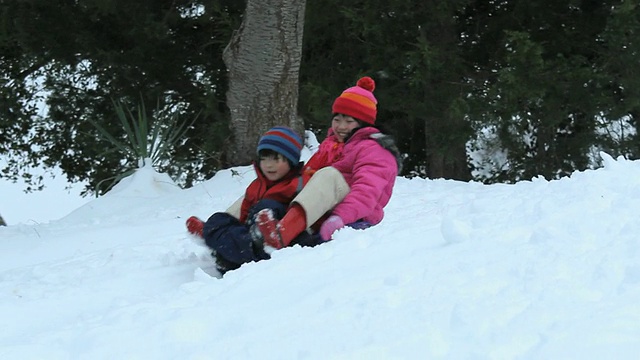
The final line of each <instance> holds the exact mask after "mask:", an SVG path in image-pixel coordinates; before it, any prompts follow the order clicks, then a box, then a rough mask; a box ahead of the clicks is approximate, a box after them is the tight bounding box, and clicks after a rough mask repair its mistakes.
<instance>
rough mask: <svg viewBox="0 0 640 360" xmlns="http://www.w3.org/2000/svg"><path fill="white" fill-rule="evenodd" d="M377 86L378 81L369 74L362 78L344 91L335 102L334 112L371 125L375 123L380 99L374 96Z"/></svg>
mask: <svg viewBox="0 0 640 360" xmlns="http://www.w3.org/2000/svg"><path fill="white" fill-rule="evenodd" d="M375 88H376V83H375V81H373V79H372V78H370V77H368V76H365V77H362V78H360V79H359V80H358V82H357V83H356V86H353V87H350V88H348V89H347V90H345V91H343V92H342V94H340V96H338V98H337V99H336V100H335V101H334V102H333V106H332V107H331V111H332V113H334V114H344V115H348V116H351V117H352V118H354V119H358V120H362V121H364V122H366V123H369V124H371V125H373V124H375V122H376V116H377V114H378V108H377V106H378V100H376V98H375V96H373V90H375Z"/></svg>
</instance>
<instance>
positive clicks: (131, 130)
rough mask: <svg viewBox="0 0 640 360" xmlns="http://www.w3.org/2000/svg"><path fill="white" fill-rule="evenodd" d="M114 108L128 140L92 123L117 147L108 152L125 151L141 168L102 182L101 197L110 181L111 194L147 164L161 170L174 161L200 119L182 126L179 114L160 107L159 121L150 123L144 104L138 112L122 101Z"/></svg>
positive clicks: (157, 115)
mask: <svg viewBox="0 0 640 360" xmlns="http://www.w3.org/2000/svg"><path fill="white" fill-rule="evenodd" d="M113 105H114V109H115V111H116V115H117V117H118V120H120V124H121V125H122V128H123V129H124V131H125V134H126V137H125V139H124V140H120V139H118V138H117V137H115V136H114V135H112V134H111V133H109V132H108V131H107V130H106V129H105V128H103V127H102V126H101V125H100V124H98V123H97V122H96V121H93V120H89V121H90V122H91V124H92V125H93V126H94V127H95V128H96V129H97V130H98V133H99V135H100V137H101V138H102V139H104V140H105V141H108V142H109V143H111V145H113V148H111V149H108V150H107V152H112V151H118V152H121V153H122V154H123V155H124V156H125V158H126V159H127V161H129V162H131V160H132V159H135V161H136V162H137V164H136V165H137V166H134V165H133V164H128V166H127V167H128V168H129V169H128V170H127V171H125V172H123V173H121V174H116V175H114V176H111V177H109V178H107V179H104V180H102V181H100V182H99V183H98V185H97V186H96V196H98V195H99V194H100V192H101V191H100V190H101V188H102V186H103V184H104V183H106V182H109V181H110V183H109V185H108V186H107V187H106V188H105V189H104V192H107V191H109V190H110V189H111V188H112V187H113V186H114V185H115V184H117V183H118V182H119V181H120V180H122V179H123V178H125V177H127V176H129V175H131V174H133V173H134V172H135V171H136V169H137V168H141V167H143V166H145V165H152V166H154V167H157V166H158V165H160V164H161V163H162V162H163V161H169V160H171V156H170V155H171V154H170V153H171V150H172V149H173V148H174V146H175V145H176V144H177V143H178V141H180V140H181V139H182V138H183V137H184V135H185V133H186V132H187V130H188V128H189V126H191V125H192V124H193V122H195V120H196V119H197V116H196V117H195V118H194V119H193V121H192V122H191V123H189V124H187V123H186V122H183V123H181V124H178V122H179V121H178V114H177V112H172V113H169V114H165V113H163V112H162V111H161V110H160V108H159V105H157V106H156V111H155V112H154V115H155V116H156V117H157V118H156V119H155V121H153V122H151V123H150V121H149V120H150V119H149V118H148V117H147V111H146V108H145V105H144V101H141V102H140V105H138V107H137V111H135V112H133V111H131V109H129V108H126V107H125V106H124V104H123V103H122V102H120V101H113Z"/></svg>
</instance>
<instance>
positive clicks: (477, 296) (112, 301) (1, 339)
mask: <svg viewBox="0 0 640 360" xmlns="http://www.w3.org/2000/svg"><path fill="white" fill-rule="evenodd" d="M254 176H255V174H254V173H253V170H252V169H251V168H250V167H243V168H235V169H233V171H232V170H226V171H221V172H219V173H218V174H217V175H216V176H215V177H214V178H212V179H211V180H209V181H207V182H205V183H203V184H200V185H198V186H196V187H194V188H191V189H187V190H180V189H179V188H178V187H176V186H175V185H174V184H173V183H172V182H171V180H170V179H169V178H168V177H165V176H164V175H163V174H157V173H155V172H154V171H153V170H152V169H150V168H143V169H141V170H139V171H138V172H137V173H136V174H134V175H133V176H132V177H130V178H128V179H126V181H123V182H122V183H120V184H119V185H118V187H117V188H116V189H115V190H114V191H112V192H111V193H109V194H108V195H106V196H104V197H102V198H98V199H95V200H92V201H90V202H88V203H86V204H85V205H83V206H81V207H80V208H78V209H77V210H75V211H73V212H71V213H70V214H69V215H67V216H65V217H63V218H62V219H60V220H56V221H51V222H49V223H45V224H39V225H27V224H19V225H12V226H8V227H2V228H0V258H1V260H0V280H1V281H0V318H1V319H2V323H3V325H4V326H2V327H0V358H1V359H183V360H186V359H436V358H438V359H439V358H443V359H602V358H615V359H636V358H637V356H638V354H639V353H640V220H639V218H638V214H639V213H640V162H637V161H635V162H634V161H626V160H623V159H618V160H614V159H611V158H610V157H606V163H605V167H604V168H603V169H600V170H596V171H586V172H581V173H576V174H574V175H573V176H572V177H571V178H565V179H562V180H559V181H545V180H542V179H534V180H533V181H525V182H521V183H518V184H515V185H491V186H487V185H481V184H478V183H462V182H455V181H445V180H422V179H413V180H409V179H404V178H399V179H398V181H397V183H396V187H395V190H394V195H393V197H392V199H391V202H390V204H389V205H388V206H387V208H386V209H385V210H386V217H385V219H384V221H383V222H382V223H381V224H380V225H378V226H376V227H373V228H371V229H368V230H365V231H357V230H352V229H346V230H342V231H340V232H338V233H337V234H336V236H335V240H334V241H332V242H330V243H327V244H324V245H322V246H319V247H316V248H312V249H310V248H304V249H303V248H299V247H295V248H288V249H284V250H281V251H278V252H276V253H274V256H273V259H271V260H269V261H263V262H259V263H252V264H247V265H245V266H243V267H242V268H240V269H238V270H237V271H233V272H230V273H228V274H227V275H225V277H224V278H223V279H218V278H215V277H211V276H209V275H207V271H210V268H209V267H210V265H211V262H210V260H209V258H208V253H207V250H206V249H204V248H202V247H200V246H198V245H197V244H196V243H194V242H193V241H192V240H191V239H190V238H189V236H188V235H187V234H186V232H185V230H184V221H185V219H186V218H187V217H188V216H190V215H198V216H200V217H203V218H206V217H208V216H209V215H210V214H212V213H213V212H216V211H222V210H224V209H225V208H226V207H227V206H228V205H229V204H231V202H233V201H234V200H235V199H236V198H237V197H238V196H239V195H240V194H242V192H243V191H244V188H245V186H246V185H247V184H248V183H249V182H250V181H251V180H252V179H253V177H254ZM51 206H55V204H51ZM203 269H204V270H203Z"/></svg>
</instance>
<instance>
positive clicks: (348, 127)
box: [331, 114, 360, 142]
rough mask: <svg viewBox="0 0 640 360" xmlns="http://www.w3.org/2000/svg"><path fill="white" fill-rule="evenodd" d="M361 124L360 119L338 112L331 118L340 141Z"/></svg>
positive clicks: (332, 126) (334, 131)
mask: <svg viewBox="0 0 640 360" xmlns="http://www.w3.org/2000/svg"><path fill="white" fill-rule="evenodd" d="M358 126H360V124H358V121H357V120H356V119H354V118H352V117H351V116H347V115H342V114H336V116H334V117H333V119H332V120H331V128H332V129H333V133H334V134H335V135H336V137H337V138H338V142H344V139H345V138H346V137H347V135H349V134H350V133H351V131H353V129H355V128H357V127H358Z"/></svg>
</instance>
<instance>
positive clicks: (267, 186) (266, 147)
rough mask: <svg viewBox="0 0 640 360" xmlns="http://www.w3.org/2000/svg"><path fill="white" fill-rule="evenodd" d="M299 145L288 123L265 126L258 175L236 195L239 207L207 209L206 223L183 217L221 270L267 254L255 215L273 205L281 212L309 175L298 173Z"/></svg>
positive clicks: (257, 168) (257, 169)
mask: <svg viewBox="0 0 640 360" xmlns="http://www.w3.org/2000/svg"><path fill="white" fill-rule="evenodd" d="M301 150H302V140H301V138H300V136H298V134H296V133H295V132H294V131H293V130H292V129H290V128H288V127H284V126H276V127H274V128H272V129H270V130H268V131H267V132H266V133H265V134H264V135H263V136H262V137H261V138H260V141H259V142H258V148H257V154H258V160H257V161H256V162H254V168H255V171H256V175H257V178H256V179H255V180H254V181H253V182H251V184H249V186H248V187H247V189H246V191H245V194H244V197H243V198H241V199H238V201H236V204H237V203H240V204H241V205H240V211H239V212H238V211H237V206H234V205H236V204H234V205H232V206H231V207H230V208H229V209H228V210H227V211H226V212H219V213H215V214H213V215H211V217H210V218H209V219H208V220H207V221H206V223H205V222H203V221H202V220H200V219H198V218H197V217H195V216H192V217H190V218H189V219H187V224H186V225H187V230H188V231H189V232H190V233H191V234H194V235H197V236H200V237H202V238H204V242H205V244H206V245H207V246H208V247H209V248H210V249H211V250H213V252H212V256H214V257H215V259H216V268H217V269H218V271H220V273H221V274H224V273H225V272H227V271H229V270H234V269H237V268H239V267H240V265H242V264H244V263H247V262H251V261H259V260H266V259H269V258H270V256H269V254H267V253H266V252H265V251H264V245H263V241H262V237H261V236H260V235H259V231H258V230H257V229H256V227H255V215H256V213H257V212H258V211H260V210H262V209H271V210H272V211H273V214H274V216H275V217H276V218H278V219H280V218H281V217H282V216H284V214H285V212H286V211H287V208H288V206H289V203H290V202H291V200H293V198H294V197H295V196H296V195H297V194H298V192H300V190H302V187H303V186H304V184H306V182H307V181H308V180H309V177H310V175H303V174H302V163H301V162H300V151H301ZM303 236H304V235H303ZM304 242H305V240H304V239H303V238H301V239H300V240H299V241H298V243H303V244H304Z"/></svg>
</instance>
